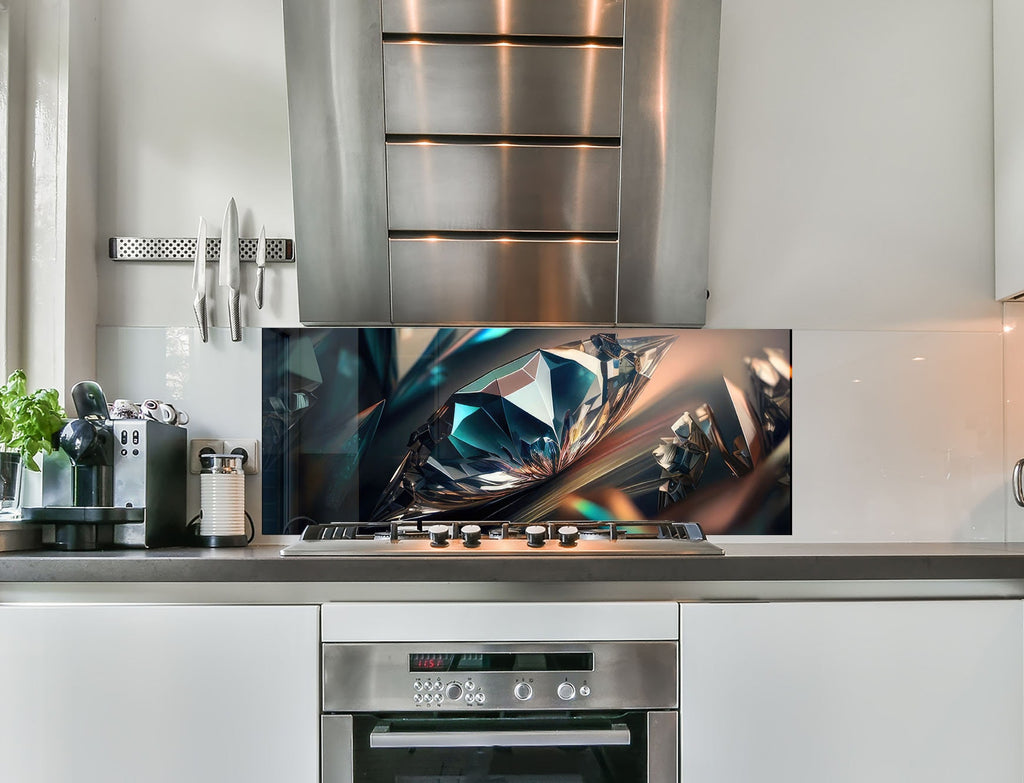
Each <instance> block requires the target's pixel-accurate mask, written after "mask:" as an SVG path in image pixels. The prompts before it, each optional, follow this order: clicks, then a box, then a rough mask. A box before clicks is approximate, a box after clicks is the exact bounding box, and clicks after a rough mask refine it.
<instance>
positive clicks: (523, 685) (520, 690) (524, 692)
mask: <svg viewBox="0 0 1024 783" xmlns="http://www.w3.org/2000/svg"><path fill="white" fill-rule="evenodd" d="M512 693H513V695H514V696H515V697H516V698H517V699H519V701H528V700H529V698H530V697H531V696H533V688H531V687H530V683H528V682H517V683H516V687H514V688H513V689H512Z"/></svg>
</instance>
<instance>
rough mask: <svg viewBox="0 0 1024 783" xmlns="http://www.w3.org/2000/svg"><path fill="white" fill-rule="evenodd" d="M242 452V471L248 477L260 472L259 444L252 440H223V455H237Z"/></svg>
mask: <svg viewBox="0 0 1024 783" xmlns="http://www.w3.org/2000/svg"><path fill="white" fill-rule="evenodd" d="M236 449H241V452H244V455H245V462H243V463H242V471H243V472H244V473H245V474H246V475H247V476H248V475H252V474H254V473H259V472H260V442H259V441H258V440H256V439H254V438H224V453H225V454H238V453H241V452H239V451H236Z"/></svg>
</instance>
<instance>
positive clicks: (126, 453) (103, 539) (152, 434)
mask: <svg viewBox="0 0 1024 783" xmlns="http://www.w3.org/2000/svg"><path fill="white" fill-rule="evenodd" d="M71 397H72V399H73V401H74V403H75V409H76V412H77V413H78V418H77V419H71V420H70V421H68V423H67V424H66V425H65V426H64V429H63V430H61V433H60V448H59V449H56V450H55V451H54V452H53V453H52V454H49V455H47V456H46V457H45V458H44V459H43V491H42V500H43V505H42V506H40V507H37V508H23V509H22V519H23V520H24V521H26V522H36V523H42V524H44V525H45V527H44V528H43V542H44V543H50V544H53V545H54V546H56V547H57V548H58V549H69V550H84V549H100V548H102V547H107V546H124V547H158V546H173V545H175V544H181V543H182V542H183V539H184V533H185V522H186V519H187V516H186V506H185V503H186V497H185V481H186V472H187V438H188V436H187V432H186V430H185V429H184V427H178V426H174V425H170V424H164V423H162V422H157V421H153V420H150V419H114V420H111V419H110V418H109V413H108V410H107V402H106V398H105V397H104V395H103V391H102V390H101V389H100V387H99V385H98V384H96V383H94V382H92V381H83V382H81V383H78V384H76V385H75V387H74V388H73V389H72V391H71Z"/></svg>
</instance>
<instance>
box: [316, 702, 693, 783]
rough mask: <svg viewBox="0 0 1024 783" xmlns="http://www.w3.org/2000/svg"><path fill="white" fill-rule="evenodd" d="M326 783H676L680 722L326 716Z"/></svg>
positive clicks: (643, 715) (591, 716) (625, 716)
mask: <svg viewBox="0 0 1024 783" xmlns="http://www.w3.org/2000/svg"><path fill="white" fill-rule="evenodd" d="M321 742H322V745H321V747H322V751H321V755H322V780H323V783H677V779H678V778H677V771H678V752H679V723H678V714H677V713H676V712H625V713H617V714H604V713H602V714H596V713H577V714H573V715H567V714H564V713H559V714H557V715H556V716H552V715H550V714H544V713H532V714H528V715H515V716H503V715H494V716H485V715H476V716H472V717H463V716H452V717H446V716H444V715H434V716H424V715H390V716H388V715H324V716H323V718H322V733H321Z"/></svg>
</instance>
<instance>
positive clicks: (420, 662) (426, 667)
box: [409, 653, 455, 672]
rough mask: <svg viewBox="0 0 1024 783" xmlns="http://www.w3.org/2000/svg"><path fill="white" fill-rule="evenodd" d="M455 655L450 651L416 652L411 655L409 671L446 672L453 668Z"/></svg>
mask: <svg viewBox="0 0 1024 783" xmlns="http://www.w3.org/2000/svg"><path fill="white" fill-rule="evenodd" d="M454 657H455V656H454V655H452V654H450V653H416V654H415V655H410V656H409V671H412V672H444V671H448V670H449V669H450V668H451V665H452V660H453V659H454Z"/></svg>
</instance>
